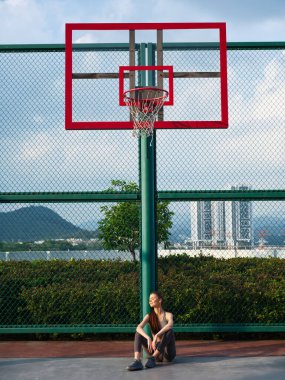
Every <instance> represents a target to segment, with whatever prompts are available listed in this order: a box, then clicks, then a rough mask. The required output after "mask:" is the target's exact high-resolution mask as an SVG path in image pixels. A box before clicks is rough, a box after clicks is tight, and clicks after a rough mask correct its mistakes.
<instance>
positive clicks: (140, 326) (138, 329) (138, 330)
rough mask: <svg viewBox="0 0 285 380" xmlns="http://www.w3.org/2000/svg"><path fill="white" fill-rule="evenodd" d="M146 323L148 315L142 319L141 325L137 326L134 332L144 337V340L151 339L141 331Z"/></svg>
mask: <svg viewBox="0 0 285 380" xmlns="http://www.w3.org/2000/svg"><path fill="white" fill-rule="evenodd" d="M148 322H149V315H148V314H147V315H146V316H145V317H144V319H143V320H142V321H141V323H140V324H139V325H138V326H137V328H136V332H138V333H139V334H141V335H142V336H144V337H145V338H146V339H151V338H150V336H148V335H147V333H146V332H145V331H144V329H143V328H144V327H145V325H146V324H147V323H148Z"/></svg>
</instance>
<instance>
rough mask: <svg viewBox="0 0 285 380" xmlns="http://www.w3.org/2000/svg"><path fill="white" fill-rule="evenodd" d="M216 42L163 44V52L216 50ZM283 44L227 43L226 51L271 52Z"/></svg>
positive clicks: (284, 46)
mask: <svg viewBox="0 0 285 380" xmlns="http://www.w3.org/2000/svg"><path fill="white" fill-rule="evenodd" d="M218 48H219V43H218V42H165V43H164V44H163V49H164V50H195V49H202V50H211V49H218ZM284 48H285V42H283V41H276V42H227V49H228V50H273V49H284Z"/></svg>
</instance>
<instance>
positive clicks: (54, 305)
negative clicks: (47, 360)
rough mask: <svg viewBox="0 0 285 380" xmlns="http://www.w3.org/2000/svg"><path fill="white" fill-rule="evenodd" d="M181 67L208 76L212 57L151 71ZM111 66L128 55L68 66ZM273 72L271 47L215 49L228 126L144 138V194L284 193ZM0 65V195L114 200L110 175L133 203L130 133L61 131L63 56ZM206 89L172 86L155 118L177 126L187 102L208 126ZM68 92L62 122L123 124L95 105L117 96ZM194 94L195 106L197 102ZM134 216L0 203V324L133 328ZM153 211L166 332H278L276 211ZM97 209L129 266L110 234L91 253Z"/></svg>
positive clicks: (177, 54)
mask: <svg viewBox="0 0 285 380" xmlns="http://www.w3.org/2000/svg"><path fill="white" fill-rule="evenodd" d="M112 49H113V50H112ZM110 57H113V59H110ZM195 57H196V58H195ZM195 59H196V60H197V61H199V62H198V63H199V64H200V66H199V70H200V69H201V65H202V67H203V69H204V70H206V71H207V70H210V68H211V70H213V68H214V69H215V68H216V70H217V71H218V56H217V52H214V53H213V51H212V52H211V54H210V53H209V52H207V50H196V51H194V50H193V49H192V50H191V51H190V50H187V49H182V50H181V49H180V50H179V49H177V50H176V51H171V52H170V51H169V52H167V51H165V60H164V64H165V65H166V64H168V65H169V64H173V65H174V66H175V67H176V70H178V71H182V72H183V71H185V67H186V66H187V69H188V64H189V61H191V62H194V61H195ZM118 61H120V64H121V65H123V64H125V65H126V64H128V52H126V51H120V50H118V49H115V48H110V49H109V50H108V49H107V50H106V51H100V52H98V51H96V52H92V51H84V52H77V53H76V54H75V60H74V70H78V71H80V70H86V71H94V70H95V71H96V72H98V71H100V68H102V62H105V63H106V62H107V63H108V65H109V66H107V67H105V69H106V71H115V70H117V67H115V66H116V63H115V62H118ZM84 65H85V66H84ZM284 65H285V61H284V49H280V48H278V49H274V48H272V49H266V50H264V49H254V50H243V49H232V50H229V51H228V71H229V114H230V126H229V129H228V130H223V131H222V130H217V131H215V130H191V131H185V130H176V131H175V132H174V131H173V130H164V131H161V130H158V131H157V133H156V147H157V188H158V189H157V190H158V193H159V192H160V191H162V190H175V191H177V190H183V191H186V190H241V191H242V192H244V193H245V194H246V193H248V192H250V191H252V190H264V189H265V190H267V189H271V190H274V189H275V190H282V189H284V157H285V155H284V142H285V141H284V140H285V138H284V128H283V125H284V119H285V114H284V112H285V111H284V110H285V107H284V106H285V104H284V99H285V96H284V88H285V87H284V77H285V76H284V67H285V66H284ZM196 68H197V67H196V66H195V65H194V63H193V67H191V69H193V71H195V70H196ZM0 70H1V72H3V73H5V75H3V77H2V79H1V85H0V108H1V131H0V139H1V172H2V176H1V179H0V191H1V192H2V193H3V192H21V193H23V192H25V193H30V192H33V193H36V192H51V193H56V192H59V191H60V192H68V191H72V192H76V191H77V192H79V191H84V192H86V191H101V192H102V193H104V192H105V193H106V192H109V193H110V192H113V193H114V194H116V191H115V190H114V186H113V187H112V180H121V181H124V183H125V184H129V183H133V185H132V186H130V188H129V189H132V190H131V191H134V192H137V193H138V194H139V188H137V186H138V185H137V184H138V183H139V176H140V173H139V162H138V157H139V154H138V143H137V140H136V139H134V138H133V137H132V134H131V132H130V131H72V132H71V131H65V130H64V52H63V50H60V49H59V50H55V51H51V50H44V49H41V50H36V49H30V50H29V51H22V50H21V51H16V50H15V49H14V50H12V49H11V50H1V53H0ZM189 81H190V82H189ZM189 83H191V86H190V85H189ZM216 83H217V82H216V81H215V80H213V79H203V84H202V85H200V81H198V80H193V79H187V80H182V79H177V80H175V88H176V95H177V96H178V97H180V100H182V102H181V104H182V106H181V105H180V106H179V105H178V104H179V102H177V103H175V106H174V107H173V108H170V107H167V108H166V107H165V110H164V112H165V114H164V115H165V118H166V117H167V118H169V119H170V120H179V119H184V118H185V116H188V115H189V112H188V111H189V107H190V106H191V107H190V108H191V112H192V114H191V115H192V117H193V118H196V117H197V118H201V119H204V120H206V119H208V118H219V115H218V114H216V113H215V112H216V111H215V110H216V109H217V108H216V105H217V104H218V103H219V101H220V99H219V96H218V90H219V89H218V87H217V84H216ZM74 86H75V90H76V91H75V92H76V95H75V97H76V99H75V100H76V104H77V105H76V107H77V108H76V107H75V118H76V119H78V120H80V119H81V117H82V115H83V114H84V115H85V116H86V115H88V117H89V118H90V120H91V119H92V120H94V119H95V120H101V121H104V120H105V118H106V117H107V116H108V119H109V120H125V118H128V117H129V114H128V111H127V109H126V108H125V107H124V108H119V107H118V109H119V111H114V110H112V109H109V110H107V108H106V107H105V106H104V101H103V99H104V98H106V97H107V96H108V97H109V96H110V97H111V98H112V102H113V101H116V102H117V101H118V99H117V96H118V91H117V90H118V88H117V82H116V80H114V79H108V80H105V79H100V80H99V81H98V82H97V83H96V84H95V82H94V81H90V80H83V81H81V82H80V81H78V82H76V83H75V84H74ZM198 87H199V91H198V90H197V88H198ZM203 93H204V94H205V93H206V94H207V96H208V95H209V99H210V103H209V105H208V107H201V106H198V102H199V97H201V96H202V95H203ZM112 102H111V103H112ZM95 103H96V105H97V111H96V110H95ZM187 107H188V110H187ZM173 133H175V134H174V136H173ZM115 187H116V186H115ZM122 189H123V188H122V187H121V190H120V191H119V193H122ZM125 190H126V189H125ZM125 190H124V189H123V191H125ZM117 194H118V192H117ZM114 199H115V198H114ZM170 200H171V199H170ZM119 205H122V207H118V208H116V206H119ZM102 207H103V208H102ZM139 209H140V204H139V203H137V202H120V203H119V202H118V203H98V202H95V201H94V202H87V203H80V202H78V201H76V202H72V203H57V202H55V201H54V202H51V203H42V204H40V203H37V204H34V205H31V204H30V203H26V204H25V203H8V204H7V203H1V209H0V276H1V281H0V288H1V295H0V314H1V315H0V324H1V326H2V327H3V326H21V327H25V326H29V325H33V326H34V325H37V326H93V327H94V326H101V325H108V326H121V327H122V326H126V325H135V324H137V323H138V321H139V318H140V317H141V315H140V294H141V283H140V271H141V268H140V264H141V262H140V254H139V250H140V236H139V233H138V231H140V228H139V227H138V226H137V224H138V223H140V220H139V218H140V211H139ZM167 210H168V211H169V212H167V213H166V214H167V215H168V217H170V218H171V222H169V220H168V221H167V225H168V230H167V233H165V234H164V237H163V238H162V239H161V242H160V243H159V244H158V286H159V289H160V290H161V291H162V292H163V293H165V294H167V297H166V298H167V299H166V301H167V305H166V306H167V307H168V308H169V310H171V311H172V312H173V313H174V315H175V323H176V325H177V326H189V325H190V324H192V323H194V324H195V323H198V324H199V323H211V324H214V323H232V324H233V323H255V324H260V323H265V324H267V325H268V326H269V325H270V324H276V323H278V324H282V323H284V316H285V310H284V304H285V303H284V294H285V291H284V290H285V289H284V273H285V268H284V258H285V257H284V247H285V242H284V239H285V237H284V231H285V224H284V211H285V210H284V202H282V201H278V202H277V201H275V202H273V201H270V202H269V201H266V202H265V201H264V202H263V201H258V202H257V201H248V200H246V199H242V196H241V197H240V198H239V199H236V200H233V201H225V200H223V199H220V200H219V201H216V200H211V199H208V200H207V201H205V200H204V201H202V200H198V201H197V202H171V203H170V204H168V205H167V209H166V211H167ZM108 211H110V212H111V211H114V212H116V215H119V218H118V220H119V224H118V226H117V228H118V230H117V229H113V230H114V231H111V232H114V233H115V232H118V235H116V236H117V238H116V240H117V242H118V240H119V239H118V237H119V238H120V239H121V238H122V237H126V234H127V232H128V231H129V230H132V231H134V232H135V236H136V240H135V243H134V245H135V254H136V256H135V258H136V259H137V261H135V260H134V255H133V254H132V253H131V251H130V250H128V251H127V252H124V251H122V250H121V247H122V246H120V247H119V246H118V244H117V245H112V239H111V238H112V236H113V235H111V234H109V235H110V236H111V237H110V239H109V245H108V247H109V248H106V246H105V248H104V247H103V245H102V239H100V238H99V230H98V228H99V225H100V221H102V220H103V219H104V215H105V214H106V213H107V212H108ZM164 211H165V210H164ZM112 215H113V214H112ZM159 218H160V216H159V215H157V224H158V225H159V224H160V219H159ZM127 221H128V222H129V223H131V224H132V227H134V226H135V228H133V229H132V228H131V229H129V228H128V227H127V224H126V222H127ZM121 227H123V232H122V229H120V228H121ZM109 232H110V230H109ZM123 240H124V239H122V241H123ZM110 247H112V248H110ZM126 299H127V301H126Z"/></svg>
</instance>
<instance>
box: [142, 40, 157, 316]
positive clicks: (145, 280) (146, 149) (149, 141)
mask: <svg viewBox="0 0 285 380" xmlns="http://www.w3.org/2000/svg"><path fill="white" fill-rule="evenodd" d="M151 52H152V44H148V64H152V62H151V60H152V54H151ZM140 64H141V65H145V44H141V50H140ZM140 80H141V83H140V85H141V86H145V85H146V76H145V73H141V78H140ZM148 85H149V86H150V85H153V83H151V81H150V76H149V77H148ZM155 164H156V163H155V133H154V136H153V137H151V136H149V137H146V136H142V137H141V138H140V167H141V173H140V175H141V217H142V229H141V233H142V240H141V281H142V314H143V316H144V315H146V314H147V313H148V312H149V302H148V300H149V294H150V292H151V291H153V290H155V289H156V275H157V274H156V253H157V252H156V251H157V246H156V222H155V218H156V207H155V200H156V168H155Z"/></svg>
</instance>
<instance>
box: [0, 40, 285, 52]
mask: <svg viewBox="0 0 285 380" xmlns="http://www.w3.org/2000/svg"><path fill="white" fill-rule="evenodd" d="M138 47H139V44H136V49H138ZM218 47H219V44H218V43H217V42H197V43H195V42H164V43H163V48H164V49H165V50H183V49H186V50H189V49H190V50H191V49H205V50H208V49H217V48H218ZM73 48H74V49H75V50H111V51H112V50H126V51H127V50H128V49H129V44H128V43H101V44H100V43H97V44H73ZM227 48H228V49H229V50H240V49H242V50H267V49H268V50H274V49H284V48H285V42H284V41H271V42H227ZM1 51H12V52H29V51H31V52H35V51H39V52H41V51H62V52H63V51H65V44H26V45H0V52H1Z"/></svg>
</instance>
